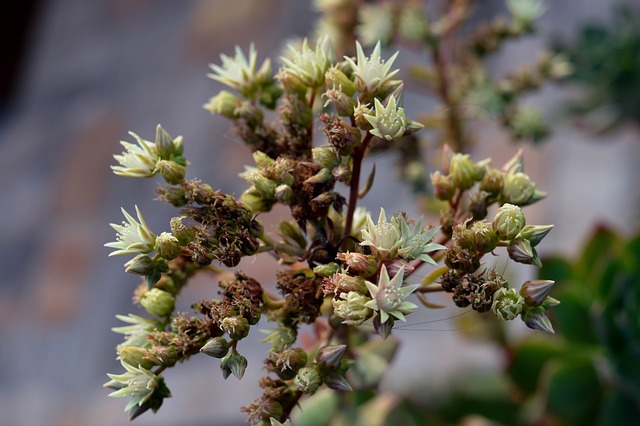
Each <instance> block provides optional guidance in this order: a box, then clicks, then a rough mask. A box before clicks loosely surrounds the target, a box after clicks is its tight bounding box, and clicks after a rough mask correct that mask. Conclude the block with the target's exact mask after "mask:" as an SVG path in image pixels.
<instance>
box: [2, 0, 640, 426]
mask: <svg viewBox="0 0 640 426" xmlns="http://www.w3.org/2000/svg"><path fill="white" fill-rule="evenodd" d="M476 3H477V6H476V7H477V8H482V9H483V14H485V13H486V14H487V15H491V14H492V13H494V12H497V11H500V10H501V9H502V7H503V5H502V1H499V0H484V1H477V2H476ZM548 3H549V6H550V7H549V10H548V12H547V13H546V14H545V16H543V18H542V19H541V21H540V29H541V32H540V34H539V35H538V36H536V37H534V38H529V39H526V40H523V41H519V42H516V43H510V44H509V45H507V46H506V48H505V49H504V50H503V51H502V52H501V53H500V54H499V55H497V56H496V57H495V58H493V59H492V60H491V61H490V67H491V68H492V69H494V70H496V72H500V71H501V70H502V71H504V70H507V69H513V68H515V67H517V66H518V64H520V63H525V62H531V61H532V60H533V59H534V58H535V57H536V56H537V52H538V51H540V50H541V49H542V47H543V46H545V45H547V44H548V43H550V42H551V41H554V40H569V41H570V40H571V39H572V37H575V34H576V31H577V29H578V28H579V26H580V25H582V24H584V23H585V22H587V21H594V20H595V21H600V22H605V23H606V22H607V20H609V19H610V16H611V14H610V12H611V6H612V4H613V3H614V2H612V1H599V0H564V1H562V2H551V1H549V2H548ZM5 9H6V10H7V13H6V14H5V13H3V15H4V16H3V18H2V20H3V21H5V23H3V25H2V26H3V27H4V29H3V33H2V35H3V37H2V39H3V41H2V44H1V45H0V46H2V52H0V53H2V59H1V65H0V68H2V71H3V72H2V76H3V82H6V83H7V84H5V85H3V92H2V99H1V102H2V104H1V106H0V182H2V183H3V186H2V195H1V196H0V214H1V217H2V220H1V221H0V235H1V237H0V250H1V254H2V255H1V256H0V270H1V271H2V273H1V274H0V425H6V426H22V425H24V426H32V425H33V426H39V425H52V426H58V425H60V426H63V425H64V426H75V425H94V426H99V425H104V426H107V425H109V426H110V425H123V424H127V423H128V421H127V419H126V415H125V413H123V412H122V410H123V408H124V405H125V401H124V400H120V399H113V398H107V397H106V395H107V393H108V391H107V390H105V389H103V388H102V387H101V385H102V383H104V382H105V381H106V380H107V378H106V376H105V373H106V372H119V370H120V366H119V363H118V362H117V361H116V360H115V349H114V348H115V345H116V344H117V343H118V342H119V340H120V336H119V335H116V334H114V333H111V332H110V328H111V327H113V326H117V325H119V324H118V321H117V320H116V319H115V318H114V315H115V314H116V313H122V314H125V313H127V312H129V311H131V304H130V297H131V291H132V290H133V288H134V287H135V285H136V284H137V279H136V277H134V276H127V275H126V274H124V273H123V270H122V263H123V260H122V259H119V258H115V259H114V258H107V254H108V252H109V250H108V249H106V248H104V247H103V246H102V245H103V244H104V243H105V242H107V241H111V240H113V238H114V235H113V231H112V230H111V228H110V227H109V226H108V223H109V222H119V221H120V220H121V213H120V206H123V207H125V208H126V209H127V210H129V211H131V210H132V209H133V205H134V204H137V205H138V206H139V207H140V208H141V210H142V211H143V212H145V216H146V218H147V220H148V222H149V223H150V225H151V227H152V229H154V230H158V231H159V230H162V229H164V228H165V227H166V223H167V220H168V218H170V217H171V215H172V213H173V210H172V209H170V208H168V207H166V206H163V205H160V204H159V203H158V202H155V201H153V200H152V199H153V189H154V187H155V185H156V183H155V182H152V181H145V180H131V179H124V178H118V177H116V176H114V175H113V174H112V173H111V172H110V170H109V165H111V164H113V161H114V160H113V159H112V155H113V154H114V153H119V152H120V151H121V147H120V145H119V144H118V141H119V140H122V139H128V138H129V137H128V135H127V131H129V130H132V131H135V132H136V133H138V134H140V135H141V136H142V137H143V138H146V139H152V138H153V136H154V131H155V130H154V129H155V126H156V124H157V123H162V125H163V126H164V127H165V129H167V130H168V131H169V132H170V133H171V134H172V135H174V136H175V135H178V134H181V135H183V136H184V138H185V141H186V144H185V155H186V157H187V158H188V159H189V160H190V161H191V163H192V166H191V167H190V168H189V169H188V176H189V177H196V176H197V177H199V178H201V179H202V180H203V181H205V182H210V183H211V184H212V186H214V187H216V188H220V189H222V190H223V191H225V192H235V193H237V194H239V193H240V192H241V191H242V190H243V189H244V187H243V182H242V181H241V180H240V179H238V178H237V174H238V173H239V172H241V171H242V170H243V164H244V163H245V161H247V159H248V158H249V157H248V150H247V149H246V148H245V147H244V146H243V145H242V144H241V143H240V142H238V141H236V140H235V139H234V138H233V137H231V136H230V135H229V134H228V126H227V123H226V122H225V121H224V120H223V119H221V118H218V117H212V116H211V115H210V114H209V113H208V112H207V111H205V110H204V109H202V104H204V103H205V102H206V101H207V100H208V98H209V97H210V96H212V95H214V94H215V93H217V91H218V90H220V89H221V87H220V86H219V85H218V84H217V83H216V82H213V81H212V80H210V79H208V78H206V76H205V75H206V73H207V72H208V64H209V63H210V62H218V61H219V59H218V58H219V54H220V53H227V54H231V53H232V51H233V46H234V45H235V44H238V45H240V46H241V47H243V48H244V49H246V48H247V47H248V45H249V43H251V42H252V41H254V42H255V44H256V48H257V50H258V52H259V58H260V60H261V59H262V58H265V57H267V56H271V57H273V58H275V57H277V56H278V52H279V50H280V49H281V47H282V45H283V42H284V40H286V39H288V38H291V37H299V36H304V35H306V34H308V33H309V32H310V30H311V28H312V27H313V22H314V20H315V17H316V14H315V12H314V11H313V5H312V2H311V1H301V0H235V1H233V2H230V1H228V0H181V1H177V0H154V1H151V0H92V1H83V0H32V1H20V0H15V1H9V2H7V3H6V4H5ZM9 9H11V10H12V12H10V13H9V12H8V11H9ZM23 16H24V17H25V18H24V20H22V18H21V17H23ZM402 60H403V59H402V56H401V58H400V61H402ZM576 90H577V89H575V88H572V87H565V86H562V87H561V86H557V85H556V86H551V87H547V88H546V89H544V90H543V91H542V92H540V93H539V94H537V95H535V96H533V97H531V99H530V102H531V103H533V104H536V105H538V106H540V107H541V108H542V109H543V111H544V112H545V114H546V115H547V117H548V118H550V119H551V120H552V121H554V118H555V117H556V116H557V114H556V111H558V110H557V108H558V106H559V105H560V104H561V103H562V102H563V100H564V99H566V98H570V97H572V96H574V95H575V94H576V93H575V92H576ZM421 107H422V108H424V109H429V108H430V107H431V105H423V106H421ZM555 121H556V122H557V123H556V125H555V127H554V134H553V135H552V137H551V138H550V139H549V140H548V141H547V142H546V143H544V144H543V145H541V146H539V147H531V146H525V147H524V148H525V151H526V157H525V158H526V170H527V172H528V174H529V175H530V176H531V177H532V178H533V179H534V180H535V181H536V182H537V183H538V184H539V186H540V187H541V188H544V189H546V190H548V192H549V197H548V199H547V200H546V201H544V202H543V203H540V204H538V205H536V206H534V207H532V213H531V214H532V216H531V219H530V220H531V221H532V222H534V223H554V224H555V225H556V228H555V229H554V231H553V232H552V233H551V234H550V235H549V237H548V238H547V239H545V243H544V244H543V247H541V250H542V251H543V252H544V253H550V252H562V253H566V254H575V253H577V251H578V248H579V246H580V243H581V242H582V241H583V240H584V238H586V235H587V234H588V233H589V232H590V230H591V229H592V228H593V226H594V225H595V224H597V223H607V224H610V225H612V226H614V227H615V228H616V229H619V230H620V231H622V232H630V231H632V230H634V229H636V226H637V220H636V219H637V217H638V215H637V206H638V205H639V200H638V194H639V191H638V188H637V181H638V177H640V176H639V169H638V160H639V159H640V133H639V131H638V128H637V127H635V128H634V127H632V126H622V127H620V128H619V129H618V130H617V131H616V132H614V133H611V134H609V135H607V136H606V138H607V142H606V143H602V140H601V138H600V137H597V136H593V135H591V134H589V133H587V132H584V131H581V130H580V129H577V128H575V127H574V126H572V125H571V123H569V122H566V121H560V120H555ZM515 150H516V148H515V147H514V146H513V145H509V143H508V142H507V140H506V137H505V136H504V135H502V134H501V133H500V131H499V130H498V127H497V125H495V126H492V125H491V123H490V124H489V125H488V126H487V127H486V128H483V129H482V136H481V137H480V142H479V143H478V145H477V146H476V147H475V148H474V157H475V158H477V159H479V158H482V157H485V156H491V157H493V158H494V161H496V163H497V164H500V162H501V161H503V160H505V159H507V158H509V157H510V156H511V155H513V153H514V152H515ZM385 161H388V160H386V159H385V158H382V157H380V158H375V159H373V160H371V161H370V163H371V164H372V163H373V162H376V163H377V164H378V171H379V175H378V178H377V180H378V182H377V183H378V184H379V186H378V187H376V189H375V190H374V192H375V193H372V195H371V197H370V198H368V199H367V202H366V205H367V206H369V207H370V208H371V209H372V210H374V209H377V208H378V207H379V206H380V205H382V206H384V207H385V208H387V209H388V210H390V211H396V210H399V209H409V210H410V209H414V208H415V207H416V206H415V203H414V201H413V200H412V197H411V192H410V190H409V189H408V188H405V187H404V186H402V185H399V184H395V183H391V181H392V180H393V178H394V176H395V175H394V172H393V171H392V170H391V169H392V167H391V166H390V164H389V167H385V164H386V163H385ZM385 170H387V171H385ZM147 212H148V213H147ZM271 266H272V265H270V264H262V263H258V262H256V261H253V262H252V261H250V260H249V261H243V264H242V265H241V267H242V268H244V269H245V270H252V271H254V272H255V274H256V275H257V276H263V277H264V279H265V280H268V277H269V274H268V272H269V268H270V267H271ZM214 284H215V280H214V279H213V278H212V277H201V278H199V279H198V280H196V282H195V283H194V285H193V288H190V289H189V292H188V293H187V294H186V295H185V299H186V300H187V301H186V302H185V305H184V306H181V308H182V309H187V306H188V301H191V300H195V298H196V297H213V296H215V294H216V288H215V285H214ZM453 312H454V311H438V312H421V313H420V314H419V315H416V316H415V317H414V320H415V321H420V320H425V321H433V320H439V319H443V318H446V317H447V316H450V315H452V313H453ZM523 327H524V326H523V325H521V324H518V325H516V326H515V329H514V332H515V333H518V332H522V331H523ZM453 328H455V326H454V325H453V324H452V323H449V322H447V321H443V322H436V323H431V324H425V325H423V328H422V329H421V330H419V331H413V332H411V333H409V332H406V333H399V337H401V338H402V339H403V346H402V349H401V352H400V354H399V356H398V360H397V363H396V364H397V366H396V367H394V370H393V371H392V374H390V375H389V376H390V378H389V380H388V382H389V383H388V386H389V387H394V386H395V387H396V388H397V389H399V390H400V391H401V390H402V389H406V387H407V385H410V384H411V383H413V382H424V381H430V380H431V381H433V382H434V383H437V381H438V380H440V381H442V380H446V377H447V374H448V373H449V372H451V371H453V370H455V369H456V368H459V366H460V363H468V364H471V365H473V364H475V363H477V364H478V365H484V366H486V365H491V364H492V363H496V360H494V359H492V357H493V352H492V351H491V348H487V347H483V346H482V345H473V344H470V343H468V342H466V341H464V340H463V339H461V338H460V337H459V335H458V334H457V333H456V332H455V331H454V330H453ZM254 337H255V338H254V339H253V340H254V341H253V343H251V342H250V343H247V347H246V348H247V349H246V350H245V352H243V354H245V355H247V357H248V358H249V362H250V368H249V370H248V372H247V374H246V376H245V378H244V380H243V381H242V382H238V381H237V380H235V379H234V378H230V379H229V380H227V381H226V382H225V381H223V380H222V378H221V377H220V373H219V369H218V365H217V364H218V363H217V361H216V360H212V359H201V358H204V357H194V358H193V359H192V360H191V361H190V362H189V363H187V364H184V365H179V366H177V367H176V368H174V369H172V370H171V371H169V372H168V373H166V378H167V383H168V385H169V387H170V388H171V389H172V392H173V395H174V396H173V398H171V399H168V400H166V401H165V404H164V406H163V407H162V409H161V411H160V413H159V414H157V415H155V416H154V415H152V414H151V413H148V414H145V415H143V416H142V417H141V418H139V419H137V420H136V423H137V424H139V425H151V424H154V425H178V424H179V425H194V426H195V425H205V424H206V425H233V424H243V421H244V416H243V415H242V414H241V413H240V412H239V407H240V405H242V404H246V403H248V402H250V401H251V400H252V399H253V398H254V397H256V396H257V395H258V391H257V388H256V386H255V383H256V381H257V378H258V377H259V376H260V374H261V372H260V371H259V366H260V360H261V359H262V358H263V356H264V353H265V352H266V347H263V346H261V345H260V344H259V343H256V341H257V340H258V339H259V336H254ZM243 344H244V342H243ZM445 353H446V354H447V356H442V354H445ZM419 359H426V360H427V362H426V363H424V365H421V366H415V365H413V363H414V361H416V360H419ZM427 364H428V366H427ZM408 365H411V368H406V367H407V366H408ZM403 366H404V367H405V368H402V367H403ZM416 370H417V371H418V373H416Z"/></svg>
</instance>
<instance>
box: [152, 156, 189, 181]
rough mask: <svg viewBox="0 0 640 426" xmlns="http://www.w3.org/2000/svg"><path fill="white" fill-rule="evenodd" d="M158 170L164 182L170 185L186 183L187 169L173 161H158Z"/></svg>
mask: <svg viewBox="0 0 640 426" xmlns="http://www.w3.org/2000/svg"><path fill="white" fill-rule="evenodd" d="M156 169H157V170H158V172H160V174H161V175H162V177H163V178H164V180H165V181H166V182H167V183H168V184H170V185H178V184H181V183H182V182H184V175H185V174H186V169H185V167H184V166H183V165H181V164H178V163H176V162H175V161H171V160H158V162H157V163H156Z"/></svg>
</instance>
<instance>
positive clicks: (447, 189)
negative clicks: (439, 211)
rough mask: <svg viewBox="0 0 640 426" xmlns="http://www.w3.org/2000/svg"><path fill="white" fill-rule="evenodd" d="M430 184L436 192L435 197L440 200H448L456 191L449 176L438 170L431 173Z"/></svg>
mask: <svg viewBox="0 0 640 426" xmlns="http://www.w3.org/2000/svg"><path fill="white" fill-rule="evenodd" d="M431 184H432V185H433V188H434V189H435V192H436V197H437V198H438V199H439V200H442V201H449V200H451V199H452V198H453V194H454V193H455V191H456V187H455V186H453V182H451V179H450V178H449V176H445V175H443V174H441V173H440V172H439V171H436V172H434V173H433V174H431Z"/></svg>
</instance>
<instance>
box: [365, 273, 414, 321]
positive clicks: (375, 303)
mask: <svg viewBox="0 0 640 426" xmlns="http://www.w3.org/2000/svg"><path fill="white" fill-rule="evenodd" d="M403 279H404V266H402V267H401V268H400V270H398V273H397V274H396V275H394V277H393V278H392V279H389V274H388V273H387V268H386V267H385V266H384V265H382V269H381V270H380V278H379V279H378V285H377V286H376V285H375V284H373V283H372V282H369V281H367V282H365V284H366V285H367V288H368V289H369V293H370V294H371V299H372V300H370V301H369V302H367V303H365V305H364V306H365V307H367V308H371V309H373V310H374V311H378V314H379V315H380V321H381V322H382V323H385V322H387V320H388V319H389V316H390V315H391V316H393V317H394V318H396V319H399V320H400V321H406V319H405V317H404V316H405V315H406V314H410V313H411V312H412V311H413V310H414V309H415V308H417V305H416V304H415V303H411V302H407V301H406V300H405V299H406V298H407V297H409V295H410V294H411V293H413V292H414V291H415V290H416V289H417V288H418V287H419V284H413V285H406V286H404V287H403V286H402V280H403Z"/></svg>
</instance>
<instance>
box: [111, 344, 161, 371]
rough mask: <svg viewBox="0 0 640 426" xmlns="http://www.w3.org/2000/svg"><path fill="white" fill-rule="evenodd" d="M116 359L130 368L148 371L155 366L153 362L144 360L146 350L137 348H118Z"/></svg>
mask: <svg viewBox="0 0 640 426" xmlns="http://www.w3.org/2000/svg"><path fill="white" fill-rule="evenodd" d="M117 349H118V359H119V360H121V361H122V362H125V363H127V364H129V365H131V366H132V367H136V368H140V367H142V368H144V369H147V370H149V369H150V368H151V367H153V366H154V365H156V364H155V363H154V362H153V361H151V360H150V359H148V358H145V356H146V355H147V349H143V348H139V347H137V346H122V345H120V346H118V348H117Z"/></svg>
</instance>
